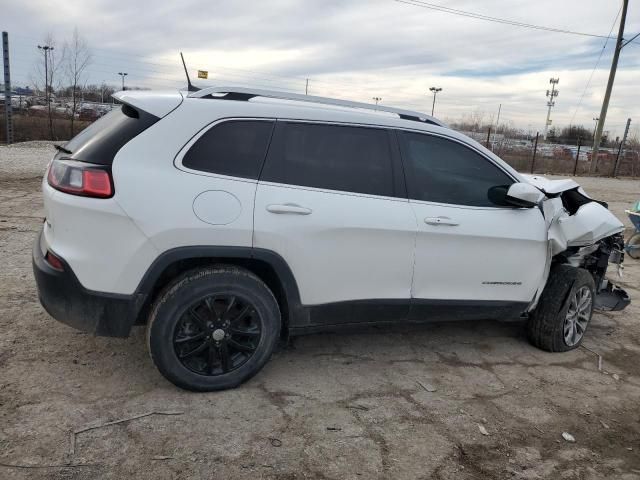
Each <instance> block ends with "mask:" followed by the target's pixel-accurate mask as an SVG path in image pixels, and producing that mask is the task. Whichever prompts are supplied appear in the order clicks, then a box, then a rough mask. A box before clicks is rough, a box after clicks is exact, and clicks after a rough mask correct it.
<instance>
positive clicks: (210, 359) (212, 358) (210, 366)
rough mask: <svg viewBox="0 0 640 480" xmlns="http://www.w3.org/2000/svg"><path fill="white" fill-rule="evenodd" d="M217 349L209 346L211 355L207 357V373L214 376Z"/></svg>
mask: <svg viewBox="0 0 640 480" xmlns="http://www.w3.org/2000/svg"><path fill="white" fill-rule="evenodd" d="M215 359H216V349H215V348H213V345H211V344H210V345H209V355H208V356H207V372H209V375H213V367H214V366H215Z"/></svg>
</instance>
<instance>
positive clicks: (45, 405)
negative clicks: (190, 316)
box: [0, 144, 640, 480]
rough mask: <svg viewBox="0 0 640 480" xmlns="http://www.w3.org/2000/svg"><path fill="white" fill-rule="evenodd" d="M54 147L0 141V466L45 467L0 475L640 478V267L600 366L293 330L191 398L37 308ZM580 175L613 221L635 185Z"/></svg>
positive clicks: (612, 319)
mask: <svg viewBox="0 0 640 480" xmlns="http://www.w3.org/2000/svg"><path fill="white" fill-rule="evenodd" d="M25 150H27V151H26V152H25ZM15 152H18V153H15ZM52 153H53V150H52V149H50V147H47V146H46V145H45V144H36V145H33V144H29V145H26V146H22V147H21V146H16V147H11V148H6V147H0V255H1V257H0V258H2V260H3V262H2V263H3V265H2V268H1V269H0V285H1V286H2V288H0V332H1V333H0V465H22V466H38V467H42V468H16V467H8V466H0V478H3V479H4V478H8V479H13V478H15V479H22V478H36V479H38V478H43V479H44V478H46V479H50V478H53V479H72V478H73V479H84V478H91V479H119V478H129V477H135V478H150V479H151V478H153V479H163V478H185V479H186V478H211V479H218V478H239V479H243V478H247V479H249V478H251V479H255V478H265V479H298V478H320V479H396V478H397V479H405V478H406V479H428V478H435V479H463V480H464V479H476V478H483V479H484V478H489V479H494V478H516V479H535V478H566V479H599V478H622V479H640V325H639V324H638V318H639V317H638V313H639V309H640V295H639V291H638V281H639V280H640V263H638V262H636V261H634V260H631V259H627V262H626V270H625V278H624V279H623V283H624V285H625V287H626V288H627V289H628V291H629V293H630V294H631V297H632V301H633V302H634V303H632V304H631V306H630V307H629V308H628V309H627V310H626V311H624V312H620V313H608V314H596V315H595V316H594V319H593V321H592V324H591V326H590V328H589V331H588V334H587V336H586V338H585V346H587V347H588V348H589V349H590V350H592V351H593V352H597V353H598V354H600V355H602V357H603V359H604V363H603V372H599V371H598V362H597V357H596V355H595V354H594V353H592V352H591V351H589V350H587V349H585V348H580V349H578V350H574V351H571V352H568V353H564V354H550V353H546V352H542V351H540V350H537V349H536V348H534V347H532V346H530V345H529V344H528V343H527V340H526V338H525V336H524V329H523V325H522V324H520V323H497V322H489V321H486V322H485V321H483V322H454V323H446V324H445V323H440V324H425V325H399V326H395V327H384V328H367V329H366V330H361V331H350V332H343V333H340V334H335V333H327V334H321V335H313V336H306V337H300V338H297V339H295V340H294V341H293V342H292V343H291V344H290V345H288V346H287V347H283V348H281V349H280V350H279V351H278V352H277V353H276V354H275V355H274V357H273V358H272V359H271V361H270V362H269V363H268V364H267V366H266V367H265V369H264V370H263V371H262V372H261V373H260V374H258V375H257V376H256V377H254V378H253V379H252V380H251V381H249V382H248V383H246V384H245V385H243V386H241V387H240V388H237V389H235V390H231V391H225V392H219V393H211V394H194V393H188V392H184V391H181V390H178V389H177V388H175V387H173V386H172V385H171V384H169V383H167V382H166V381H165V380H164V379H163V378H162V377H161V376H160V374H159V373H158V372H157V371H156V370H155V369H154V368H153V366H152V364H151V362H150V360H149V358H148V355H147V352H146V347H145V344H144V341H143V331H142V329H141V328H137V329H136V330H135V331H134V333H133V335H132V336H131V337H130V338H128V339H125V340H118V339H109V338H95V337H92V336H90V335H86V334H82V333H79V332H76V331H74V330H73V329H71V328H69V327H66V326H64V325H62V324H60V323H58V322H56V321H54V320H52V319H51V318H50V317H49V316H48V315H47V314H46V313H45V312H44V311H43V310H42V308H41V307H40V306H39V304H38V302H37V298H36V292H35V287H34V283H33V279H32V274H31V264H30V250H31V244H32V241H33V238H34V235H35V233H36V231H37V230H38V228H39V223H40V218H41V215H42V205H41V197H40V193H39V183H40V175H41V174H42V170H43V168H44V165H45V164H46V161H47V160H48V158H49V157H50V156H51V154H52ZM578 181H579V182H580V183H582V184H583V185H584V186H585V188H586V189H587V191H588V192H589V193H591V194H592V195H593V196H595V197H597V198H600V199H604V200H608V201H611V208H612V210H613V211H614V213H616V215H618V216H619V217H620V218H623V217H624V208H628V206H629V205H630V204H631V203H632V202H634V201H635V200H637V198H636V197H638V194H639V193H640V189H639V188H638V187H639V184H638V182H637V181H632V180H609V179H591V178H584V179H578ZM625 221H626V219H625ZM614 373H615V374H617V375H618V376H619V380H616V379H615V378H614V377H613V374H614ZM427 384H428V385H430V386H432V387H434V388H435V391H433V392H429V391H427V389H425V388H424V387H423V385H427ZM432 389H433V388H430V390H432ZM154 410H160V411H166V410H178V411H182V412H183V414H182V415H179V416H150V417H145V418H141V419H138V420H133V421H131V422H127V423H123V424H119V425H113V426H110V427H105V428H101V429H97V430H92V431H89V432H85V433H83V434H82V435H80V436H78V439H77V445H76V453H75V455H73V456H70V454H69V432H70V431H71V430H73V429H76V428H79V427H83V426H87V425H94V424H98V423H102V422H107V421H110V420H116V419H120V418H124V417H128V416H131V415H135V414H139V413H144V412H148V411H154ZM480 425H481V426H483V427H484V428H485V429H486V431H487V433H489V435H483V434H482V433H481V431H480V428H479V426H480ZM562 432H569V433H571V434H572V435H573V436H574V437H575V439H576V442H575V443H569V442H566V441H565V440H563V438H562V436H561V435H562ZM167 457H168V458H167ZM65 464H72V465H76V466H73V467H72V466H65Z"/></svg>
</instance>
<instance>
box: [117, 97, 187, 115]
mask: <svg viewBox="0 0 640 480" xmlns="http://www.w3.org/2000/svg"><path fill="white" fill-rule="evenodd" d="M112 96H113V98H115V99H116V100H118V101H119V102H122V103H124V104H125V105H129V106H130V107H133V108H135V109H136V110H142V111H144V112H147V113H150V114H151V115H153V116H155V117H158V118H162V117H165V116H167V115H168V114H169V113H171V112H172V111H173V110H175V109H176V108H178V107H179V106H180V104H181V103H182V102H183V100H184V98H183V96H182V93H180V92H179V91H177V90H167V91H164V90H160V91H158V90H123V91H120V92H116V93H114V94H113V95H112Z"/></svg>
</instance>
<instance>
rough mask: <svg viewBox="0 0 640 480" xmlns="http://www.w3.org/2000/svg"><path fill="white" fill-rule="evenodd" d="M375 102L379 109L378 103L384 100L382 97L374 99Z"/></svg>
mask: <svg viewBox="0 0 640 480" xmlns="http://www.w3.org/2000/svg"><path fill="white" fill-rule="evenodd" d="M373 100H374V101H375V102H376V107H377V106H378V102H379V101H381V100H382V97H373Z"/></svg>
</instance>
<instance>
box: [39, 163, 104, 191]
mask: <svg viewBox="0 0 640 480" xmlns="http://www.w3.org/2000/svg"><path fill="white" fill-rule="evenodd" d="M47 182H49V185H51V186H52V187H53V188H55V189H57V190H60V191H61V192H65V193H71V194H73V195H82V196H85V197H98V198H109V197H112V196H113V182H112V181H111V174H110V173H109V171H108V170H105V169H103V168H101V167H99V166H96V165H93V164H90V163H83V162H77V161H74V160H54V161H53V162H51V165H50V166H49V174H48V175H47Z"/></svg>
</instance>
